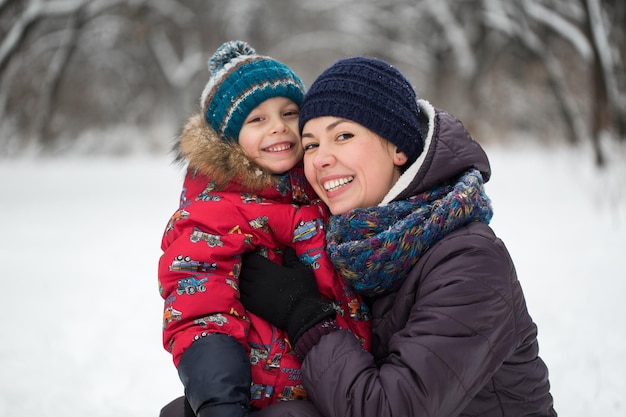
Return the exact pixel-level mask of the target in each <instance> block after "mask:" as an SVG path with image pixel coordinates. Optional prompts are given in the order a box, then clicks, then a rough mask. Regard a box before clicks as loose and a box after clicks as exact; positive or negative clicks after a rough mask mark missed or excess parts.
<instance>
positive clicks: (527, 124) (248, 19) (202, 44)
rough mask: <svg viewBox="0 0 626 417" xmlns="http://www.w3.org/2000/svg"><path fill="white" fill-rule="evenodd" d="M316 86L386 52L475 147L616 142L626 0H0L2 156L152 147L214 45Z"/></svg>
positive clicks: (625, 118)
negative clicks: (257, 57)
mask: <svg viewBox="0 0 626 417" xmlns="http://www.w3.org/2000/svg"><path fill="white" fill-rule="evenodd" d="M231 39H242V40H245V41H248V42H249V43H250V44H251V45H252V46H253V47H254V48H255V49H256V50H257V52H258V53H260V54H264V55H270V56H272V57H274V58H276V59H278V60H281V61H284V62H286V63H288V64H289V65H291V66H292V67H293V68H294V69H295V70H296V71H297V72H298V73H299V74H301V76H302V78H303V79H304V81H305V84H306V85H310V83H311V82H312V81H313V80H314V78H315V76H316V75H318V74H319V73H320V72H321V71H322V70H323V69H324V68H326V67H327V66H329V65H330V64H332V63H333V62H334V61H335V60H337V59H339V58H342V57H345V56H351V55H369V56H375V57H379V58H382V59H385V60H387V61H389V62H391V63H392V64H394V65H396V66H397V67H398V68H399V69H400V70H401V71H403V72H404V73H405V74H407V76H408V77H409V78H410V80H411V81H412V82H413V83H414V85H415V86H416V89H417V91H418V94H419V96H420V97H422V98H426V99H428V100H429V101H431V102H432V103H433V104H434V105H436V106H438V107H441V108H444V109H446V110H448V111H449V112H451V113H453V114H455V115H456V116H458V117H459V118H460V119H461V120H463V121H464V123H465V124H466V125H467V126H468V127H469V129H470V131H471V132H472V133H473V134H474V136H475V137H477V138H478V139H479V140H480V141H481V142H492V141H497V142H506V141H508V140H509V139H510V138H511V137H514V136H516V137H519V134H520V133H521V134H522V135H523V136H524V137H527V138H528V139H529V140H534V141H539V142H552V141H555V140H556V141H565V142H566V143H568V144H573V145H579V144H581V143H590V144H591V145H592V149H593V153H592V155H590V157H592V158H594V161H595V162H596V163H597V164H598V165H603V164H605V163H606V156H607V154H608V153H610V152H611V146H612V144H614V143H623V142H624V138H625V137H626V70H625V68H626V65H625V59H626V52H625V51H626V2H625V1H623V0H574V1H572V0H455V1H452V0H448V1H446V0H421V1H408V0H380V1H376V0H329V1H324V2H320V1H294V0H238V1H226V0H223V1H222V0H215V1H210V2H208V1H204V0H0V120H2V123H1V125H0V156H11V155H16V154H20V153H24V152H35V153H45V154H58V153H64V152H68V151H70V150H71V151H74V152H82V153H89V154H93V153H108V154H125V153H129V152H133V151H137V150H142V151H148V152H155V151H156V152H161V151H162V150H163V149H164V147H168V146H169V145H170V143H171V141H172V138H173V137H174V136H175V134H176V132H177V130H178V128H179V126H180V125H181V124H182V123H183V121H184V120H185V119H186V118H187V117H188V116H189V115H190V114H192V113H193V112H195V111H196V110H197V108H198V98H199V96H200V92H201V91H202V88H203V86H204V84H205V83H206V81H207V78H208V72H207V64H206V62H207V60H208V58H209V57H210V55H211V54H212V52H213V51H214V50H215V49H216V48H217V47H218V46H219V45H220V44H221V43H222V42H224V41H226V40H231Z"/></svg>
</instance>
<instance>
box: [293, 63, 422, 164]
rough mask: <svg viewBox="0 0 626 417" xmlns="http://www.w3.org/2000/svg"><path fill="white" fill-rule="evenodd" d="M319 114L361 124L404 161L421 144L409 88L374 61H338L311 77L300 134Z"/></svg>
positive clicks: (417, 151)
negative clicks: (403, 158) (390, 146)
mask: <svg viewBox="0 0 626 417" xmlns="http://www.w3.org/2000/svg"><path fill="white" fill-rule="evenodd" d="M322 116H333V117H340V118H345V119H349V120H351V121H353V122H356V123H358V124H360V125H363V126H365V127H366V128H368V129H369V130H371V131H373V132H374V133H377V134H378V135H379V136H382V137H383V138H384V139H387V140H388V141H390V142H392V143H393V144H394V145H396V146H397V147H398V149H400V150H401V151H403V152H404V153H405V154H406V155H407V157H408V159H409V161H408V162H409V164H410V163H413V162H414V161H415V160H416V159H417V157H418V156H419V155H420V153H422V149H423V148H424V140H423V138H422V134H421V131H420V125H419V119H418V118H419V107H418V104H417V95H416V93H415V90H414V89H413V87H412V86H411V83H410V82H409V81H408V80H407V79H406V77H404V75H402V73H401V72H400V71H398V70H397V69H396V68H394V67H393V66H391V65H390V64H388V63H386V62H384V61H381V60H379V59H375V58H366V57H355V58H347V59H342V60H340V61H337V62H336V63H335V64H333V65H332V66H331V67H329V68H328V69H326V70H325V71H324V72H323V73H322V74H321V75H320V76H319V77H317V79H316V80H315V81H314V82H313V84H312V85H311V88H310V89H309V91H308V92H307V93H306V94H305V96H304V99H303V101H302V105H301V106H300V133H302V128H303V127H304V124H305V123H306V122H307V121H309V120H311V119H314V118H316V117H322Z"/></svg>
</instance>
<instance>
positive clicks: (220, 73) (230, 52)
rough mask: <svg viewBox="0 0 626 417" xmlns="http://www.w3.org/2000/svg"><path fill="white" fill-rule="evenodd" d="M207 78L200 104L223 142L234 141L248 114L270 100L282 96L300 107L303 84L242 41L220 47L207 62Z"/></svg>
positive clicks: (287, 68) (290, 70)
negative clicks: (224, 140) (226, 140)
mask: <svg viewBox="0 0 626 417" xmlns="http://www.w3.org/2000/svg"><path fill="white" fill-rule="evenodd" d="M209 73H210V74H211V77H210V79H209V81H208V83H207V84H206V86H205V87H204V91H203V92H202V97H201V98H200V105H201V106H202V110H203V113H204V117H205V119H206V121H207V123H208V124H209V125H211V126H212V127H213V129H215V131H216V132H217V133H218V134H219V135H221V136H222V137H223V138H225V139H232V140H235V141H236V140H238V137H239V131H240V130H241V126H242V125H243V122H244V121H245V119H246V117H248V115H249V114H250V112H251V111H252V110H253V109H254V108H255V107H257V106H258V105H259V104H261V103H262V102H264V101H265V100H267V99H270V98H273V97H286V98H288V99H290V100H292V101H293V102H295V103H296V104H298V105H300V103H301V102H302V97H303V95H304V84H303V83H302V80H301V79H300V77H298V76H297V75H296V74H295V73H294V72H293V70H292V69H291V68H289V67H288V66H286V65H285V64H282V63H280V62H278V61H276V60H274V59H272V58H270V57H267V56H261V55H257V54H256V51H255V50H254V49H253V48H252V47H251V46H250V45H248V44H247V43H246V42H242V41H230V42H226V43H224V44H223V45H222V46H220V47H219V48H218V49H217V51H216V52H215V54H214V55H213V56H212V57H211V59H210V60H209Z"/></svg>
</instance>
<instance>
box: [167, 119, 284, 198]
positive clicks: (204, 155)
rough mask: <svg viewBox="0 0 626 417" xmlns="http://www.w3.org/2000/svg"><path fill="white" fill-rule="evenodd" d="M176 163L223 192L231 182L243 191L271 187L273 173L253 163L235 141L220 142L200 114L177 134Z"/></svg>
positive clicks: (273, 180) (219, 138) (218, 137)
mask: <svg viewBox="0 0 626 417" xmlns="http://www.w3.org/2000/svg"><path fill="white" fill-rule="evenodd" d="M175 149H176V152H177V157H176V160H177V161H179V162H187V163H188V168H189V169H193V170H196V171H197V172H198V173H199V174H203V175H206V176H207V177H209V178H211V179H213V180H215V181H216V183H217V186H218V188H219V189H223V188H224V187H225V186H226V185H228V184H230V183H231V182H232V181H237V183H238V184H239V185H240V186H241V187H242V188H243V189H246V190H250V191H260V190H263V189H265V188H267V187H269V186H270V185H272V184H274V182H275V178H274V175H272V173H271V172H270V171H269V170H267V169H265V168H262V167H260V166H259V165H257V164H256V163H254V161H253V160H252V159H251V158H250V157H248V156H247V155H246V154H245V153H244V151H243V149H242V148H241V146H239V144H238V143H237V142H234V141H227V140H224V139H222V137H221V136H219V135H218V134H217V132H215V130H214V129H213V128H212V127H211V126H209V125H208V124H207V123H206V121H205V120H204V117H203V115H202V114H196V115H194V116H192V117H191V118H190V119H189V120H188V121H187V123H186V124H185V126H184V127H183V129H182V130H181V132H180V134H179V135H178V138H177V141H176V145H175Z"/></svg>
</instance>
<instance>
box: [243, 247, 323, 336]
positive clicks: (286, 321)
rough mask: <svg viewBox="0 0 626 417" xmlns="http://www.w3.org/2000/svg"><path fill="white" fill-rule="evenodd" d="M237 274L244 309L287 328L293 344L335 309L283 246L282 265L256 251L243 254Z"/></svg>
mask: <svg viewBox="0 0 626 417" xmlns="http://www.w3.org/2000/svg"><path fill="white" fill-rule="evenodd" d="M242 263H243V266H242V268H241V274H240V276H239V292H240V294H241V302H242V303H243V306H244V308H245V309H246V310H248V311H251V312H252V313H254V314H256V315H257V316H259V317H262V318H264V319H265V320H267V321H269V322H270V323H272V324H273V325H274V326H276V327H278V328H281V329H284V330H287V333H288V334H289V340H290V342H291V345H292V346H295V344H296V342H297V340H298V338H299V337H300V336H301V335H302V334H303V333H304V332H305V331H306V330H308V329H309V328H310V327H312V326H314V325H315V324H317V323H318V322H320V321H321V320H323V319H325V318H328V317H334V316H335V309H334V308H333V306H332V304H331V303H330V302H327V301H324V300H322V298H321V296H320V293H319V290H318V289H317V283H316V282H315V275H314V274H313V271H311V270H310V269H309V268H308V267H307V266H305V265H303V264H301V263H300V262H299V261H298V257H297V256H296V253H295V251H294V250H293V249H292V248H286V249H285V253H284V255H283V265H279V264H277V263H275V262H272V261H270V260H269V259H267V258H264V257H263V256H261V255H258V254H255V253H246V254H244V255H243V262H242Z"/></svg>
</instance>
